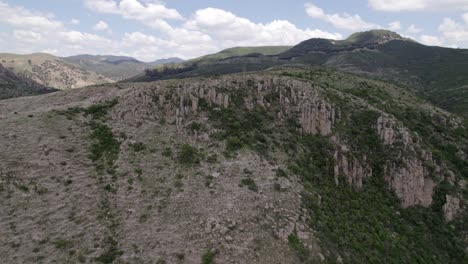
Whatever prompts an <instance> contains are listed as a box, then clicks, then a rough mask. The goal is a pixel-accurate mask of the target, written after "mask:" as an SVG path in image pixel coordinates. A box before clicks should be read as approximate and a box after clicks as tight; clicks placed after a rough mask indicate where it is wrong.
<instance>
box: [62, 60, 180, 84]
mask: <svg viewBox="0 0 468 264" xmlns="http://www.w3.org/2000/svg"><path fill="white" fill-rule="evenodd" d="M63 59H64V60H66V61H68V62H70V63H73V64H75V65H78V66H79V67H81V68H82V69H84V70H87V71H90V72H96V73H98V74H100V75H103V76H105V77H107V78H110V79H112V80H114V81H120V80H123V79H127V78H130V77H133V76H135V75H138V74H141V73H142V72H144V71H145V70H146V69H150V68H152V67H155V66H158V65H162V64H167V63H179V62H182V61H183V60H181V59H179V58H169V59H161V60H156V61H154V62H149V63H145V62H141V61H139V60H136V59H134V58H132V57H126V56H112V55H76V56H71V57H65V58H63Z"/></svg>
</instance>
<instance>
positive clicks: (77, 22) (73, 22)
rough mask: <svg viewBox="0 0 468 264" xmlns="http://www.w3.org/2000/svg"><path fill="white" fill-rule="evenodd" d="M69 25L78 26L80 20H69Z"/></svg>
mask: <svg viewBox="0 0 468 264" xmlns="http://www.w3.org/2000/svg"><path fill="white" fill-rule="evenodd" d="M70 24H72V25H79V24H80V20H78V19H76V18H73V19H72V20H70Z"/></svg>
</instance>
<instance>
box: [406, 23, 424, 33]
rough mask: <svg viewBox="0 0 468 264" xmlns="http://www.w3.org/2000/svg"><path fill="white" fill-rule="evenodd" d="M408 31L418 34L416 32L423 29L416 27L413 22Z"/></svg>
mask: <svg viewBox="0 0 468 264" xmlns="http://www.w3.org/2000/svg"><path fill="white" fill-rule="evenodd" d="M406 31H407V32H408V33H410V34H416V33H419V32H421V31H423V30H422V29H420V28H418V27H416V26H415V25H414V24H411V25H410V26H409V27H408V29H406Z"/></svg>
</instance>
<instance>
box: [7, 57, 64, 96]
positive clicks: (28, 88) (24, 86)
mask: <svg viewBox="0 0 468 264" xmlns="http://www.w3.org/2000/svg"><path fill="white" fill-rule="evenodd" d="M53 91H56V90H55V89H52V88H48V87H45V86H43V85H41V84H39V83H36V82H34V81H33V80H30V79H28V78H24V77H21V76H18V75H16V73H14V72H13V71H11V70H9V69H7V68H5V67H3V65H2V64H0V100H1V99H7V98H13V97H20V96H28V95H38V94H45V93H50V92H53Z"/></svg>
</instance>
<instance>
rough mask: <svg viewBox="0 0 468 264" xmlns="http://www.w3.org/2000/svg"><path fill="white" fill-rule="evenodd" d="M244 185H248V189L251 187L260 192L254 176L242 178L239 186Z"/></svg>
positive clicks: (252, 189)
mask: <svg viewBox="0 0 468 264" xmlns="http://www.w3.org/2000/svg"><path fill="white" fill-rule="evenodd" d="M244 186H246V187H247V189H249V190H251V191H254V192H258V186H257V184H256V183H255V181H254V179H252V178H244V179H241V181H240V183H239V187H244Z"/></svg>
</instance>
